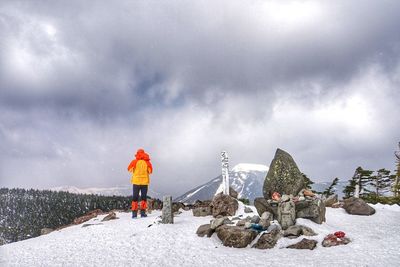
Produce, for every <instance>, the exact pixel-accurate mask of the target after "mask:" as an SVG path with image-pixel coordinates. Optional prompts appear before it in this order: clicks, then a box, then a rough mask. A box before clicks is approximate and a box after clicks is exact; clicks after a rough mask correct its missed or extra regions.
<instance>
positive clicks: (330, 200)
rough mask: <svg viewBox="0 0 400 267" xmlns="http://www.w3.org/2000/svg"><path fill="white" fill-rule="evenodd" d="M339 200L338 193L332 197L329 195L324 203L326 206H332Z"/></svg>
mask: <svg viewBox="0 0 400 267" xmlns="http://www.w3.org/2000/svg"><path fill="white" fill-rule="evenodd" d="M338 201H339V200H338V195H336V194H335V195H332V196H330V197H328V198H327V199H325V201H324V204H325V207H332V205H333V204H335V203H337V202H338Z"/></svg>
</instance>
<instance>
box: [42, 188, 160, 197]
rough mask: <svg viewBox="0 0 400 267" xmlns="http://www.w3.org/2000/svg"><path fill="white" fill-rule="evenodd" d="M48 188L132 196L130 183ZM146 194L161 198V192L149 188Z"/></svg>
mask: <svg viewBox="0 0 400 267" xmlns="http://www.w3.org/2000/svg"><path fill="white" fill-rule="evenodd" d="M49 190H52V191H57V192H58V191H64V192H69V193H74V194H93V195H101V196H132V185H124V186H115V187H89V188H79V187H76V186H59V187H53V188H50V189H49ZM148 195H149V196H150V197H152V198H158V199H162V194H161V193H158V192H155V191H153V190H151V188H150V189H149V192H148Z"/></svg>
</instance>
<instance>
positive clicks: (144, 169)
mask: <svg viewBox="0 0 400 267" xmlns="http://www.w3.org/2000/svg"><path fill="white" fill-rule="evenodd" d="M128 171H129V172H131V173H132V178H131V183H132V184H133V196H132V207H131V209H132V218H136V217H137V212H138V208H139V205H138V200H139V192H140V216H141V217H147V215H146V209H147V190H148V187H149V183H150V174H151V173H152V172H153V166H152V165H151V162H150V157H149V155H148V154H147V153H146V152H144V150H143V149H138V151H137V152H136V155H135V159H134V160H132V161H131V163H130V164H129V166H128Z"/></svg>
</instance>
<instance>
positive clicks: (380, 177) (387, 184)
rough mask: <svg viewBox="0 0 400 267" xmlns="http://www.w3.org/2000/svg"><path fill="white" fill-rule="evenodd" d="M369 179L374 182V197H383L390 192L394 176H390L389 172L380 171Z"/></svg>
mask: <svg viewBox="0 0 400 267" xmlns="http://www.w3.org/2000/svg"><path fill="white" fill-rule="evenodd" d="M371 177H372V179H373V180H375V181H374V186H375V194H376V196H381V195H385V194H386V193H388V192H390V191H391V189H392V186H393V180H394V178H395V175H390V171H389V170H386V169H380V170H378V171H377V174H376V175H374V176H371Z"/></svg>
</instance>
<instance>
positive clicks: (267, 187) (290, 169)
mask: <svg viewBox="0 0 400 267" xmlns="http://www.w3.org/2000/svg"><path fill="white" fill-rule="evenodd" d="M304 186H305V180H304V177H303V175H302V174H301V172H300V170H299V168H298V167H297V165H296V162H295V161H294V160H293V158H292V156H290V154H289V153H287V152H285V151H283V150H281V149H279V148H278V149H277V150H276V153H275V157H274V159H273V160H272V162H271V165H270V167H269V170H268V173H267V176H266V177H265V181H264V186H263V194H264V198H266V199H270V198H271V197H272V194H273V193H274V192H278V193H280V194H281V195H283V194H286V195H293V196H296V195H297V194H298V193H299V192H300V190H301V189H303V188H304Z"/></svg>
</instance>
